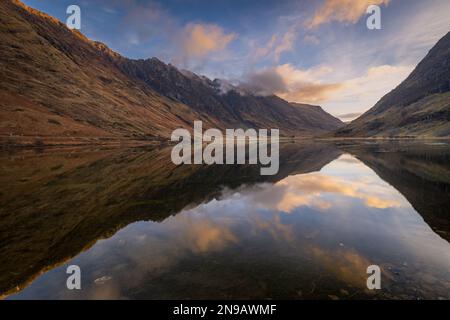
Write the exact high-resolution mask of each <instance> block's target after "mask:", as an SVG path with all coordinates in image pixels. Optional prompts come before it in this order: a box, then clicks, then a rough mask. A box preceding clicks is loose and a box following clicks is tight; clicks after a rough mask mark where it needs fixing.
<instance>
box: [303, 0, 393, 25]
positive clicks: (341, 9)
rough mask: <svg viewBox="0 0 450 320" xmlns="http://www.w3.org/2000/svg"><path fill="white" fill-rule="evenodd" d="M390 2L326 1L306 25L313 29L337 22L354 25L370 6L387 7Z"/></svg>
mask: <svg viewBox="0 0 450 320" xmlns="http://www.w3.org/2000/svg"><path fill="white" fill-rule="evenodd" d="M390 1H391V0H326V1H325V3H324V4H323V5H322V6H321V7H320V8H319V9H318V10H317V11H316V12H315V14H314V16H313V18H312V19H310V20H309V21H308V22H307V23H306V25H307V27H309V28H315V27H318V26H320V25H322V24H325V23H329V22H333V21H337V22H343V23H347V24H354V23H356V22H358V21H359V19H360V18H361V17H362V16H363V15H365V14H366V10H367V8H368V7H369V6H370V5H383V4H384V5H388V4H389V2H390Z"/></svg>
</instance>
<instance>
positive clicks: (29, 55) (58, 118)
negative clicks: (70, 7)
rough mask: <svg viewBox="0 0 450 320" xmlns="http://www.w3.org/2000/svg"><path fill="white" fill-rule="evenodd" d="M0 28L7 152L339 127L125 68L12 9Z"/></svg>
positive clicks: (279, 103)
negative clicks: (205, 132)
mask: <svg viewBox="0 0 450 320" xmlns="http://www.w3.org/2000/svg"><path fill="white" fill-rule="evenodd" d="M0 21H1V25H0V48H1V54H0V67H1V70H2V72H1V73H0V137H2V138H3V139H7V140H8V141H10V142H11V143H15V141H28V142H30V141H31V142H33V141H34V140H36V139H37V138H39V139H42V140H44V142H45V143H60V142H62V141H66V140H67V141H71V142H72V143H74V142H75V141H88V142H93V141H110V140H111V141H112V140H130V139H131V140H155V139H157V140H161V139H164V140H166V139H167V138H168V137H169V136H170V134H171V132H172V131H173V130H174V129H176V128H180V127H185V128H192V126H193V122H194V120H202V121H203V122H204V127H205V128H208V127H216V128H220V129H223V128H249V127H252V128H256V129H257V128H279V129H280V134H281V135H283V136H311V135H314V134H318V133H323V132H326V131H330V130H335V129H337V128H338V127H339V126H341V125H342V123H340V122H336V121H334V120H333V119H334V118H333V117H331V116H330V115H329V114H326V113H324V114H322V117H321V118H320V119H319V118H317V117H314V116H312V115H311V114H315V111H314V110H315V109H314V108H311V109H308V108H303V109H300V108H296V107H295V106H292V105H291V104H289V103H288V102H286V101H284V100H283V99H281V98H279V97H276V96H267V97H262V96H255V95H252V94H250V93H247V92H242V91H241V90H238V89H237V88H234V87H232V86H226V85H224V84H225V83H224V82H222V81H220V80H215V81H212V80H209V79H207V78H206V77H202V76H198V75H195V74H193V73H191V72H187V71H180V70H178V69H177V68H175V67H174V66H172V65H167V64H165V63H163V62H161V61H159V60H158V59H156V58H152V59H147V60H131V59H127V58H125V57H123V56H121V55H120V54H118V53H116V52H114V51H112V50H111V49H109V48H108V47H107V46H106V45H104V44H102V43H100V42H95V41H91V40H89V39H87V38H86V37H85V36H84V35H82V34H81V33H80V32H78V31H76V30H70V29H68V28H67V27H66V26H65V24H63V23H61V22H60V21H58V20H57V19H55V18H53V17H51V16H49V15H46V14H44V13H42V12H39V11H37V10H35V9H32V8H30V7H28V6H26V5H24V4H22V3H21V2H20V1H18V0H7V1H1V2H0ZM224 89H226V90H227V91H226V92H225V90H224ZM324 123H330V124H331V125H330V126H329V127H328V126H324V125H323V124H324Z"/></svg>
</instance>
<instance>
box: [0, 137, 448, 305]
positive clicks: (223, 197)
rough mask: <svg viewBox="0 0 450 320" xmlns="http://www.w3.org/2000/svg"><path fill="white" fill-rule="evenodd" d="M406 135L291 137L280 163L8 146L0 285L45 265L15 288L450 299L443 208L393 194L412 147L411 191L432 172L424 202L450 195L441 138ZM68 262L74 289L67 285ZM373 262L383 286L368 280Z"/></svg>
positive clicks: (60, 294) (97, 293) (92, 293)
mask: <svg viewBox="0 0 450 320" xmlns="http://www.w3.org/2000/svg"><path fill="white" fill-rule="evenodd" d="M408 148H409V149H407V150H406V151H405V150H404V149H402V148H399V146H392V145H389V146H386V145H384V144H383V145H372V144H371V145H366V144H364V145H357V146H355V145H350V144H345V145H339V146H331V145H322V144H314V145H309V144H308V145H304V144H303V145H298V144H287V145H284V146H283V147H282V148H281V150H280V152H281V161H280V172H279V174H278V175H277V176H275V177H262V176H260V175H259V168H258V167H257V166H236V167H234V166H217V167H206V166H180V167H175V166H173V165H171V164H170V162H168V161H167V159H168V158H167V157H168V150H167V149H165V148H162V149H154V150H133V151H130V150H126V151H123V152H119V153H118V152H117V151H114V150H106V151H105V150H100V151H86V152H84V153H80V152H74V153H67V152H61V153H56V154H55V153H54V152H50V153H48V154H46V153H43V154H39V155H33V154H25V155H24V154H22V153H21V154H20V155H18V154H16V155H7V156H5V158H3V159H2V162H1V163H2V164H3V170H10V172H9V173H8V174H5V175H2V179H4V180H5V179H9V182H10V185H11V190H10V192H8V194H2V195H1V196H2V204H4V206H2V209H1V213H0V214H1V218H2V219H1V220H0V221H1V222H0V229H1V231H2V232H1V233H0V234H1V236H0V249H1V250H2V257H4V258H2V259H1V260H2V264H1V268H2V269H3V270H1V271H2V272H1V274H7V276H3V277H2V278H0V288H2V291H3V292H12V291H11V290H14V286H17V285H19V288H20V286H23V287H26V285H27V281H29V280H30V279H33V278H34V277H36V275H38V274H40V272H42V271H44V270H46V269H52V270H51V271H49V272H47V273H45V274H43V275H41V276H40V277H38V278H37V280H36V281H34V282H33V283H32V284H31V285H29V286H28V287H26V288H25V289H24V290H23V291H21V292H19V293H18V294H14V295H12V296H10V298H70V299H79V298H94V299H106V298H124V299H128V298H132V299H133V298H134V299H143V298H150V299H169V298H295V299H315V298H320V299H330V298H331V299H337V298H341V299H352V298H397V299H402V298H403V299H412V298H447V299H448V298H450V294H449V292H450V280H449V279H450V271H449V270H450V245H449V243H448V242H447V241H446V240H445V239H443V238H442V237H441V236H442V235H444V236H445V235H446V234H448V233H447V232H448V230H449V229H446V226H447V225H448V224H447V225H446V224H445V223H444V224H441V223H439V222H440V221H446V219H445V216H444V215H443V214H442V213H441V212H435V211H434V213H433V215H432V216H428V219H429V220H427V222H428V221H432V222H433V223H435V224H434V225H433V228H434V229H435V230H440V233H438V234H437V233H435V232H433V230H432V229H431V228H430V227H429V226H428V224H427V223H425V222H424V220H423V217H422V216H421V215H420V214H419V213H418V212H417V211H419V210H420V209H419V208H422V207H426V204H424V202H421V201H420V199H421V198H420V199H419V200H417V199H415V202H416V203H414V201H413V200H409V201H411V203H412V205H411V203H410V202H409V201H408V199H409V198H408V196H407V195H403V194H402V193H403V191H402V190H403V187H404V185H407V186H408V188H409V189H408V190H411V189H414V188H415V185H418V182H417V181H415V180H414V178H412V177H409V176H408V177H407V179H406V181H407V182H403V180H402V178H403V177H405V176H406V173H405V172H404V171H405V170H408V169H406V168H407V167H408V165H410V162H409V159H410V158H411V157H412V158H413V159H414V169H412V170H411V172H414V174H415V175H416V176H420V177H421V180H420V188H421V190H422V191H420V192H423V189H427V188H428V187H429V186H430V185H433V186H435V185H437V186H438V187H436V188H438V189H439V188H440V190H441V189H442V190H443V191H442V193H435V194H433V195H431V193H430V196H433V197H437V198H439V197H440V196H443V198H440V199H433V200H432V201H430V203H431V204H437V203H439V206H443V205H445V204H448V200H447V198H446V197H445V196H446V193H445V190H446V189H445V188H448V185H449V181H450V179H448V180H446V178H445V176H443V175H442V172H445V171H446V169H445V168H446V166H447V164H448V161H447V162H445V161H442V157H444V158H445V157H447V155H448V147H447V146H439V147H430V146H427V147H423V146H420V148H419V146H410V147H408ZM421 150H425V151H421ZM169 151H170V150H169ZM411 152H413V153H414V155H415V156H411ZM421 154H428V156H425V157H423V158H421V157H418V156H417V155H421ZM430 154H433V156H430ZM384 157H388V158H387V159H389V160H386V162H383V158H384ZM36 158H38V159H39V160H40V161H37V159H36ZM392 159H399V163H400V164H401V166H402V168H401V169H400V168H399V163H396V161H393V160H392ZM421 161H422V162H426V163H427V164H426V165H425V164H422V166H421V165H420V162H421ZM366 163H367V164H366ZM380 163H382V164H385V163H388V164H389V167H388V168H389V169H391V170H393V171H394V172H395V174H393V173H392V172H387V170H388V169H386V168H385V167H383V166H381V165H380ZM6 164H8V165H6ZM411 165H412V164H411ZM396 166H397V167H396ZM405 167H406V168H405ZM14 168H16V169H17V170H15V169H14ZM418 168H423V169H426V172H423V170H422V172H421V171H420V170H418ZM430 168H432V169H434V170H438V171H439V172H440V174H437V175H436V176H437V177H438V179H439V181H438V182H436V181H435V179H434V177H435V175H433V174H432V172H431V169H430ZM19 169H20V170H21V171H20V172H21V173H20V175H19ZM22 170H23V171H22ZM447 170H448V167H447ZM380 172H382V173H384V174H386V175H387V176H388V177H389V178H383V176H382V173H380ZM386 172H387V173H386ZM408 172H409V171H408ZM447 172H448V171H447ZM380 177H382V178H383V179H380ZM430 177H432V178H433V179H431V178H430ZM389 179H390V180H389ZM399 181H400V182H401V183H400V182H399ZM2 182H7V181H2ZM394 182H395V183H398V184H399V185H400V187H398V186H397V185H396V184H395V183H394ZM397 190H399V191H400V192H402V193H400V192H399V191H397ZM19 195H21V196H19ZM24 195H25V196H24ZM446 201H447V203H445V202H446ZM419 202H420V204H417V203H419ZM414 208H416V209H414ZM444 208H445V207H444ZM416 210H417V211H416ZM419 212H420V213H422V212H421V211H419ZM442 212H443V211H442ZM436 217H438V218H436ZM426 219H427V218H426ZM140 220H149V221H141V222H135V221H140ZM447 221H448V220H447ZM130 223H131V224H130ZM429 223H431V222H429ZM127 225H128V226H127ZM120 229H121V230H120ZM117 230H120V231H118V232H117V233H116V231H117ZM111 236H112V237H111ZM102 238H104V240H99V241H97V240H98V239H102ZM87 248H89V249H87ZM86 249H87V250H86ZM81 251H83V252H82V253H80V254H78V253H79V252H81ZM5 253H6V254H7V255H4V254H5ZM72 256H75V257H74V258H71V257H72ZM6 257H8V258H6ZM61 263H62V265H61V266H59V267H58V266H57V264H61ZM68 264H77V265H79V266H80V267H81V269H82V272H83V290H81V291H77V292H73V291H68V290H66V289H65V280H66V276H67V275H66V274H65V268H66V266H67V265H68ZM370 264H378V265H380V266H381V268H382V270H383V282H382V286H383V289H382V290H380V291H376V292H373V291H369V290H367V289H366V279H367V274H366V268H367V266H368V265H370ZM0 277H1V276H0Z"/></svg>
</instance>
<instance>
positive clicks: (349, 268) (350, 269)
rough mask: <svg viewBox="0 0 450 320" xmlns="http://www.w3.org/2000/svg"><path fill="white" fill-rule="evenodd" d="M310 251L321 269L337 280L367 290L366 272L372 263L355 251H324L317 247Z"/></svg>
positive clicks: (312, 247)
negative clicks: (323, 268)
mask: <svg viewBox="0 0 450 320" xmlns="http://www.w3.org/2000/svg"><path fill="white" fill-rule="evenodd" d="M310 251H311V253H312V255H313V256H314V257H315V258H316V259H318V260H319V261H320V263H321V265H322V266H323V267H325V268H326V269H327V270H328V271H329V272H331V273H333V274H334V275H336V276H337V277H338V278H339V279H341V280H343V281H345V282H346V283H347V284H351V285H353V286H355V287H359V288H364V289H366V288H367V287H366V281H367V273H366V271H367V267H368V266H370V265H371V264H372V263H370V261H369V260H368V259H367V258H365V257H364V256H362V255H361V254H359V253H358V252H356V251H355V250H350V249H338V250H326V249H323V248H320V247H318V246H311V248H310Z"/></svg>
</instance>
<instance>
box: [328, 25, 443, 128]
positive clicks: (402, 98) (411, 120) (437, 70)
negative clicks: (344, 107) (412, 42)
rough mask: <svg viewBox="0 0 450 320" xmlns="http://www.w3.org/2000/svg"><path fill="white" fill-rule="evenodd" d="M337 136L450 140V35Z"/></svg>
mask: <svg viewBox="0 0 450 320" xmlns="http://www.w3.org/2000/svg"><path fill="white" fill-rule="evenodd" d="M336 135H337V136H340V137H372V136H413V137H416V136H427V137H430V136H431V137H449V136H450V32H449V33H448V34H447V35H446V36H444V37H443V38H442V39H441V40H440V41H439V42H438V43H437V44H436V45H435V46H434V47H433V48H432V49H431V51H430V52H429V53H428V55H427V56H426V57H425V58H424V59H423V60H422V61H421V62H420V63H419V65H418V66H417V67H416V69H415V70H414V71H413V72H412V73H411V75H410V76H409V77H408V78H407V79H406V80H405V81H403V83H401V84H400V85H399V86H398V87H397V88H395V89H394V90H392V91H391V92H390V93H388V94H387V95H385V96H384V97H383V98H382V99H381V100H380V101H379V102H378V103H377V104H376V105H375V106H374V107H373V108H372V109H370V110H369V111H367V112H366V113H365V114H363V115H362V116H361V117H359V118H358V119H356V120H355V121H353V122H351V123H350V124H349V125H347V126H345V127H344V128H341V129H339V130H338V131H337V133H336Z"/></svg>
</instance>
